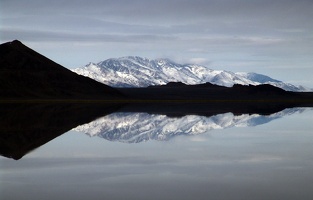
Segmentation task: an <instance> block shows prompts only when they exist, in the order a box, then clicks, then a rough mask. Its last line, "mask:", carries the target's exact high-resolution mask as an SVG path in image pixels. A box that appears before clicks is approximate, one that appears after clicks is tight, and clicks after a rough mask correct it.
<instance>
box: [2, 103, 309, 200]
mask: <svg viewBox="0 0 313 200" xmlns="http://www.w3.org/2000/svg"><path fill="white" fill-rule="evenodd" d="M312 130H313V109H312V108H294V109H287V110H283V111H281V112H278V113H274V114H271V115H269V116H262V115H258V114H250V115H248V114H241V115H238V116H235V115H233V114H232V113H226V114H219V115H214V116H212V117H210V118H208V117H203V116H195V115H188V116H183V117H167V116H165V115H156V114H155V115H152V114H147V113H112V114H109V115H107V116H105V117H103V118H99V119H98V120H96V121H94V122H91V123H88V124H85V125H82V126H79V127H77V128H76V129H74V130H71V131H69V132H66V133H65V134H63V135H61V136H59V137H57V138H56V139H54V140H51V141H50V142H48V143H47V144H45V145H43V146H41V147H39V148H37V149H35V150H34V151H32V152H30V153H28V154H27V155H25V156H24V157H23V158H21V159H20V160H13V159H10V158H5V157H1V158H0V199H42V200H43V199H77V200H79V199H136V200H139V199H150V200H152V199H181V200H183V199H197V200H198V199H206V200H207V199H240V200H241V199H313V131H312Z"/></svg>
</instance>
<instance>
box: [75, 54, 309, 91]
mask: <svg viewBox="0 0 313 200" xmlns="http://www.w3.org/2000/svg"><path fill="white" fill-rule="evenodd" d="M73 71H74V72H76V73H78V74H80V75H83V76H87V77H90V78H92V79H94V80H97V81H99V82H102V83H104V84H106V85H109V86H112V87H147V86H150V85H163V84H166V83H168V82H182V83H185V84H189V85H193V84H201V83H206V82H210V83H212V84H216V85H221V86H226V87H232V86H233V85H234V84H241V85H259V84H271V85H274V86H277V87H279V88H282V89H284V90H287V91H306V89H305V88H304V87H302V86H295V85H292V84H288V83H284V82H282V81H279V80H275V79H272V78H270V77H268V76H265V75H261V74H256V73H243V72H241V73H234V72H230V71H224V70H212V69H209V68H207V67H205V66H201V65H195V64H185V65H181V64H177V63H175V62H172V61H170V60H169V59H155V60H150V59H147V58H141V57H133V56H129V57H122V58H111V59H108V60H105V61H102V62H99V63H97V64H96V63H89V64H88V65H86V66H84V67H81V68H76V69H73Z"/></svg>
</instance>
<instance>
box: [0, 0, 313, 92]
mask: <svg viewBox="0 0 313 200" xmlns="http://www.w3.org/2000/svg"><path fill="white" fill-rule="evenodd" d="M0 28H1V29H0V42H1V43H4V42H7V41H11V40H14V39H18V40H20V41H22V42H23V43H24V44H26V45H27V46H29V47H30V48H33V49H34V50H36V51H38V52H40V53H41V54H43V55H45V56H47V57H48V58H50V59H52V60H54V61H56V62H58V63H59V64H61V65H63V66H65V67H67V68H75V67H80V66H84V65H86V64H87V63H89V62H99V61H102V60H105V59H108V58H112V57H122V56H129V55H134V56H142V57H147V58H150V59H155V58H161V57H166V58H170V59H172V60H173V61H176V62H179V63H197V64H202V65H205V66H208V67H210V68H212V69H225V70H230V71H234V72H237V71H247V72H251V71H253V72H258V73H262V74H266V75H269V76H271V77H273V78H277V79H280V80H283V81H287V82H290V83H293V84H301V85H304V86H308V87H312V88H313V80H312V75H313V0H189V1H187V0H158V1H155V0H88V1H85V0H76V1H75V0H53V1H43V0H1V1H0Z"/></svg>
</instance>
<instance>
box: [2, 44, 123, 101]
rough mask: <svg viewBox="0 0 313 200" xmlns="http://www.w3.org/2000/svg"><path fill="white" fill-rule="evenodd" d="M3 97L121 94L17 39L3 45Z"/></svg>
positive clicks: (87, 96)
mask: <svg viewBox="0 0 313 200" xmlns="http://www.w3.org/2000/svg"><path fill="white" fill-rule="evenodd" d="M0 98H1V99H2V100H3V99H99V98H100V99H116V98H122V95H121V94H120V93H119V92H118V91H117V90H115V89H113V88H111V87H109V86H106V85H104V84H101V83H98V82H96V81H94V80H92V79H90V78H86V77H83V76H80V75H77V74H76V73H74V72H72V71H70V70H68V69H66V68H64V67H62V66H61V65H59V64H57V63H55V62H53V61H52V60H50V59H48V58H46V57H44V56H42V55H41V54H39V53H37V52H35V51H34V50H32V49H30V48H28V47H27V46H25V45H23V44H22V43H21V42H20V41H17V40H14V41H12V42H7V43H4V44H1V45H0Z"/></svg>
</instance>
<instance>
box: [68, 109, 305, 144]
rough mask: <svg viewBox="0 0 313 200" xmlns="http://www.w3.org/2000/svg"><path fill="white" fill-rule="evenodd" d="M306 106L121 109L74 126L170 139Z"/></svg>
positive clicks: (118, 135)
mask: <svg viewBox="0 0 313 200" xmlns="http://www.w3.org/2000/svg"><path fill="white" fill-rule="evenodd" d="M306 109H308V108H288V109H285V110H283V111H280V112H277V113H273V114H270V115H260V114H240V115H234V114H233V113H231V112H228V113H224V114H217V115H213V116H210V117H206V116H199V115H186V116H181V117H168V116H166V115H159V114H148V113H126V112H117V113H112V114H109V115H106V116H104V117H101V118H99V119H97V120H95V121H93V122H90V123H88V124H84V125H81V126H78V127H76V128H75V129H74V130H75V131H78V132H83V133H85V134H87V135H89V136H98V137H100V138H104V139H106V140H109V141H118V142H125V143H138V142H143V141H148V140H158V141H167V140H169V139H171V138H173V137H176V136H179V135H199V134H203V133H206V132H208V131H210V130H214V129H225V128H231V127H249V126H257V125H261V124H265V123H268V122H270V121H272V120H275V119H279V118H282V117H284V116H288V115H292V114H294V113H301V112H303V111H305V110H306Z"/></svg>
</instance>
